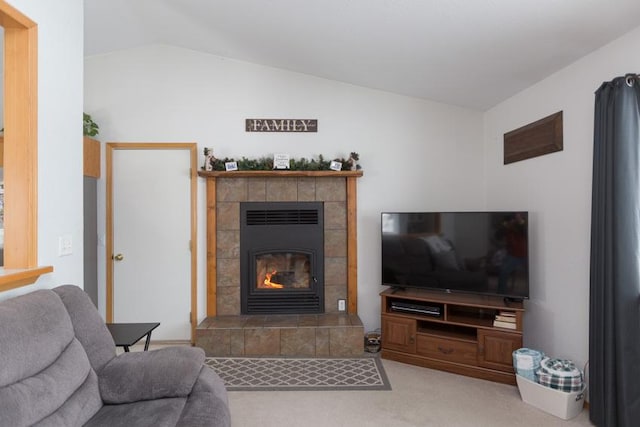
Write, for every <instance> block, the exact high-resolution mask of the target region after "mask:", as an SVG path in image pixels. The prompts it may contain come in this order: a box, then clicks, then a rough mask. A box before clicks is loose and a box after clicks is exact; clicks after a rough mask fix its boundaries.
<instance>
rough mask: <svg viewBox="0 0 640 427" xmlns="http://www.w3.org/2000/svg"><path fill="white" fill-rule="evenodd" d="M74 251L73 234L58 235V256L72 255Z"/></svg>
mask: <svg viewBox="0 0 640 427" xmlns="http://www.w3.org/2000/svg"><path fill="white" fill-rule="evenodd" d="M72 253H73V240H72V239H71V234H65V235H63V236H60V237H58V256H65V255H71V254H72Z"/></svg>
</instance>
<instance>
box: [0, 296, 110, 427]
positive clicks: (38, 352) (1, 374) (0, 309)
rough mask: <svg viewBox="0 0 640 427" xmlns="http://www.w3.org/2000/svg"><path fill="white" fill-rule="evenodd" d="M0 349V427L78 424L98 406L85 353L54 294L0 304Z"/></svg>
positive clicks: (21, 298) (95, 387) (26, 297)
mask: <svg viewBox="0 0 640 427" xmlns="http://www.w3.org/2000/svg"><path fill="white" fill-rule="evenodd" d="M0 349H2V361H1V363H2V364H1V365H0V425H2V426H4V425H7V426H9V425H10V426H22V425H34V424H35V425H38V423H40V425H56V424H58V425H60V424H59V423H58V422H57V421H58V420H75V421H74V422H72V423H67V424H65V425H82V424H83V423H84V422H85V421H87V420H88V419H89V418H91V417H92V416H93V415H94V414H95V412H96V411H97V410H98V409H99V408H100V406H101V405H102V402H101V400H100V395H99V391H98V387H97V381H95V375H94V376H93V380H92V379H91V377H92V372H93V371H92V369H91V366H90V364H89V360H88V358H87V355H86V353H85V351H84V349H83V348H82V345H81V344H80V342H79V341H78V340H76V339H75V337H74V334H73V327H72V325H71V320H70V319H69V315H68V314H67V311H66V309H65V307H64V305H63V304H62V301H61V300H60V298H59V297H58V295H56V294H55V293H54V292H52V291H50V290H40V291H35V292H33V293H31V294H28V295H23V296H20V297H16V298H14V299H11V300H7V301H3V302H2V303H0ZM47 419H49V421H47ZM76 421H77V423H76Z"/></svg>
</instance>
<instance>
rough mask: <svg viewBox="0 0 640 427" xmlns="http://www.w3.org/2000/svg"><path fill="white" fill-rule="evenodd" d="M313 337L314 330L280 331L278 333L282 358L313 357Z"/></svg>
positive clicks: (314, 346) (314, 352)
mask: <svg viewBox="0 0 640 427" xmlns="http://www.w3.org/2000/svg"><path fill="white" fill-rule="evenodd" d="M315 337H316V333H315V329H314V328H301V329H295V328H291V329H282V330H281V331H280V354H281V355H282V356H300V357H304V356H307V357H308V356H315V354H316V340H315Z"/></svg>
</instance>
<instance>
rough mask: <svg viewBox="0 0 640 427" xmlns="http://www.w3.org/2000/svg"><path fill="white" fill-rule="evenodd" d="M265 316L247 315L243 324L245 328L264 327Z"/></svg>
mask: <svg viewBox="0 0 640 427" xmlns="http://www.w3.org/2000/svg"><path fill="white" fill-rule="evenodd" d="M266 317H267V316H263V315H253V316H249V319H247V321H246V322H245V324H244V327H245V328H254V329H255V328H264V321H265V319H266Z"/></svg>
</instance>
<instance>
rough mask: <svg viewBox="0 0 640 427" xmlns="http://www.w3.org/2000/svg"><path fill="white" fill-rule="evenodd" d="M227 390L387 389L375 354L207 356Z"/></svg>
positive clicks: (206, 362)
mask: <svg viewBox="0 0 640 427" xmlns="http://www.w3.org/2000/svg"><path fill="white" fill-rule="evenodd" d="M205 364H206V365H207V366H209V367H210V368H211V369H213V370H214V371H215V372H216V373H217V374H218V375H220V377H221V378H222V380H223V381H224V383H225V385H226V386H227V390H229V391H267V390H269V391H271V390H279V391H284V390H316V391H317V390H391V385H390V384H389V380H388V379H387V375H386V374H385V372H384V368H383V367H382V363H381V362H380V360H379V359H378V358H377V357H363V358H345V359H337V358H264V357H259V358H247V357H208V358H207V359H206V361H205Z"/></svg>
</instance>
